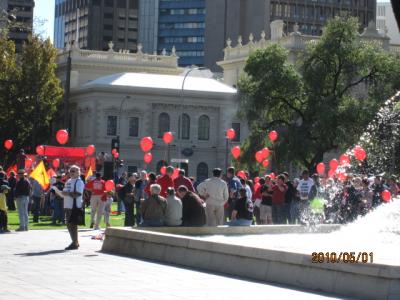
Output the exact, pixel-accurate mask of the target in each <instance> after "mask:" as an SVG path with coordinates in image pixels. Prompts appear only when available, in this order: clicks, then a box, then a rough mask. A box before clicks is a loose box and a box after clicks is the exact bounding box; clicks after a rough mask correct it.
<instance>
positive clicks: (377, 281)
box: [102, 225, 400, 299]
mask: <svg viewBox="0 0 400 300" xmlns="http://www.w3.org/2000/svg"><path fill="white" fill-rule="evenodd" d="M338 228H339V226H338V225H325V226H318V227H315V228H314V229H313V231H314V232H316V233H328V232H331V231H334V230H337V229H338ZM283 233H297V234H301V233H310V230H309V228H306V227H303V226H298V225H294V226H291V225H281V226H280V225H272V226H271V225H269V226H251V227H225V226H220V227H199V228H196V227H190V228H186V227H159V228H146V229H130V228H107V230H106V235H105V240H104V243H103V247H102V251H103V252H106V253H113V254H120V255H127V256H131V257H136V258H141V259H150V260H155V261H159V262H163V263H169V264H173V265H181V266H186V267H191V268H195V269H200V270H206V271H212V272H218V273H223V274H228V275H233V276H238V277H240V278H245V279H253V280H259V281H265V282H269V283H278V284H285V285H288V286H293V287H296V288H302V289H311V290H315V291H319V292H324V293H329V294H334V295H339V296H346V297H355V298H362V299H400V266H391V265H384V264H376V263H373V264H370V263H369V264H349V263H336V264H332V263H321V264H320V263H317V264H316V263H312V260H311V253H310V254H304V253H298V252H290V251H280V250H273V249H266V248H259V247H248V246H242V245H232V244H228V243H222V242H215V241H208V240H205V239H201V238H199V237H196V236H202V235H215V234H222V235H243V234H283Z"/></svg>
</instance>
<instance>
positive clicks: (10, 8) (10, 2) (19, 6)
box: [0, 0, 35, 52]
mask: <svg viewBox="0 0 400 300" xmlns="http://www.w3.org/2000/svg"><path fill="white" fill-rule="evenodd" d="M0 2H1V5H0V10H1V12H2V16H3V18H5V19H8V18H9V16H10V15H13V16H14V17H15V19H13V22H15V23H14V24H13V26H11V27H10V28H9V29H10V30H9V37H10V39H12V40H13V41H14V42H15V46H16V50H17V52H20V51H21V50H22V44H23V42H24V41H26V40H27V39H28V36H29V34H31V33H32V27H33V8H34V7H35V1H33V0H0ZM3 10H4V11H3ZM6 22H7V20H6V21H5V22H4V21H3V22H2V24H0V26H5V25H6Z"/></svg>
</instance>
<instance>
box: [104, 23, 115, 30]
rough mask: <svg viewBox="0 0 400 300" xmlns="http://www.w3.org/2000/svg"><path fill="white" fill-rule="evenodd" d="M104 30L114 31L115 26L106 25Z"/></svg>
mask: <svg viewBox="0 0 400 300" xmlns="http://www.w3.org/2000/svg"><path fill="white" fill-rule="evenodd" d="M103 28H104V30H113V26H112V25H109V24H104V26H103Z"/></svg>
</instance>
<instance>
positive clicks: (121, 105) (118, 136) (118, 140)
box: [113, 96, 131, 173]
mask: <svg viewBox="0 0 400 300" xmlns="http://www.w3.org/2000/svg"><path fill="white" fill-rule="evenodd" d="M130 98H131V97H130V96H125V98H124V99H122V101H121V104H120V106H119V113H118V128H117V129H118V130H117V133H118V134H117V136H116V139H117V145H118V148H121V141H120V135H121V119H122V107H123V105H124V104H125V101H126V100H128V99H130ZM113 159H114V166H116V159H115V158H114V155H113ZM117 173H118V170H117Z"/></svg>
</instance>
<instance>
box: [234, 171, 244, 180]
mask: <svg viewBox="0 0 400 300" xmlns="http://www.w3.org/2000/svg"><path fill="white" fill-rule="evenodd" d="M236 175H237V176H238V177H240V178H242V179H246V173H245V172H244V171H238V172H237V173H236Z"/></svg>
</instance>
